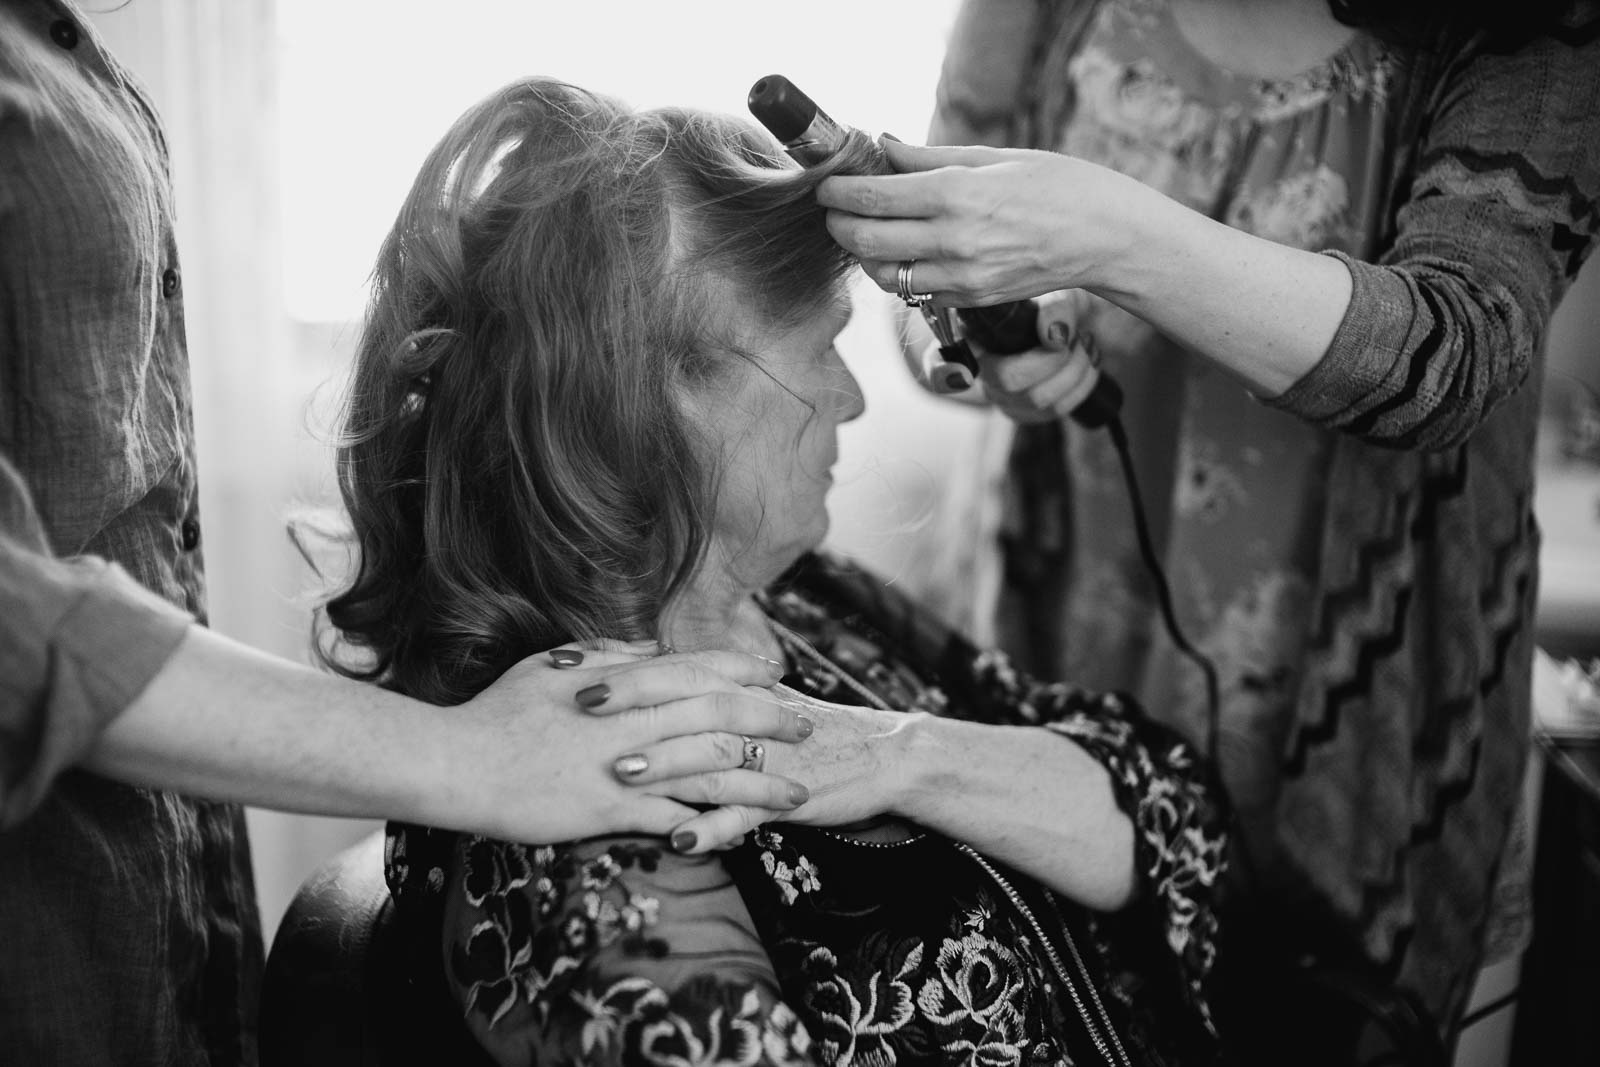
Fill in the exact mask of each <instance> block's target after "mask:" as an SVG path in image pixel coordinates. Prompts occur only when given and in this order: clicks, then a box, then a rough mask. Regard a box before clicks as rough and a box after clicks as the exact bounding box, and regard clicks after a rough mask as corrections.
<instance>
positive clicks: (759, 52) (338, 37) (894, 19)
mask: <svg viewBox="0 0 1600 1067" xmlns="http://www.w3.org/2000/svg"><path fill="white" fill-rule="evenodd" d="M954 9H955V0H922V2H919V3H915V4H911V3H874V2H871V0H867V2H863V0H806V2H805V3H799V4H792V5H782V6H780V5H771V4H759V3H751V2H750V0H737V2H736V0H706V2H682V3H661V2H650V3H646V2H638V0H633V2H612V3H604V2H601V3H573V2H571V0H565V2H560V3H557V2H546V0H541V2H515V0H455V2H452V3H440V2H439V0H385V2H383V3H375V2H370V0H368V2H360V0H279V27H280V34H281V37H280V41H279V54H280V57H281V63H282V68H281V73H282V80H281V97H280V120H281V122H282V129H281V145H282V153H281V159H282V164H281V165H282V168H283V169H282V175H281V182H282V192H283V204H284V211H285V215H286V218H285V224H284V231H283V233H284V242H285V247H284V253H285V256H286V262H287V263H288V264H290V265H291V269H290V270H288V271H287V272H286V286H287V292H286V294H285V300H286V304H287V308H288V311H289V314H290V316H291V317H292V318H295V319H297V320H300V321H307V322H319V321H320V322H335V321H343V320H348V319H352V318H355V317H357V316H358V315H359V314H360V312H361V309H362V306H363V304H364V302H365V299H366V281H367V274H368V271H369V270H370V269H371V266H372V262H373V259H374V258H375V257H376V255H377V251H378V246H379V244H380V243H381V241H382V239H383V236H384V234H385V233H386V232H387V230H388V228H389V224H390V222H391V221H392V220H393V217H394V213H395V211H396V210H397V209H398V208H399V206H400V201H401V200H402V198H403V197H404V195H405V191H406V189H407V187H408V186H409V184H410V182H411V179H412V177H413V176H414V175H415V173H416V170H417V167H418V166H420V165H421V162H422V159H423V157H424V156H425V155H426V154H427V151H428V149H429V148H431V147H432V146H433V144H434V142H435V141H436V140H437V139H438V138H439V136H440V135H441V134H442V133H443V132H444V131H445V129H446V127H448V126H449V124H450V123H451V122H452V121H453V120H454V119H455V118H456V116H458V115H459V114H461V112H462V111H464V110H466V108H467V107H468V106H469V105H470V104H472V103H473V102H475V101H476V100H478V99H479V98H481V97H483V96H484V95H486V94H488V93H489V92H491V91H493V90H494V89H496V88H498V87H499V86H501V85H503V84H505V83H506V82H508V81H510V80H512V79H514V78H517V77H521V76H524V75H528V74H548V75H553V76H555V77H560V78H565V79H566V80H568V81H571V82H574V83H575V84H577V85H581V86H583V87H584V88H587V89H593V90H596V91H600V92H605V93H609V94H611V95H613V96H617V97H620V98H621V99H623V100H625V101H627V102H628V103H630V104H634V105H637V106H641V107H649V106H656V105H661V104H682V105H688V106H692V107H702V108H708V109H713V110H717V111H725V112H730V113H735V114H745V110H744V100H745V94H746V92H747V91H748V90H749V87H750V86H751V85H752V84H753V83H754V82H755V81H756V80H757V79H758V78H760V77H762V76H763V75H766V74H786V75H788V76H789V77H790V78H792V79H793V80H794V82H795V83H796V84H797V85H799V86H800V87H801V88H802V89H804V90H805V91H806V92H808V93H809V94H810V95H811V96H812V97H813V98H815V99H816V101H817V103H818V104H820V105H821V106H822V107H823V108H824V109H825V110H826V111H828V112H829V113H830V114H832V115H833V116H834V117H835V118H837V119H839V120H840V121H841V122H845V123H849V124H851V125H855V126H859V127H861V128H863V129H866V130H870V131H874V132H878V131H884V130H887V131H890V132H892V133H894V134H896V135H897V136H899V137H901V138H903V139H905V140H907V141H920V140H921V139H922V137H923V135H924V134H925V133H926V130H927V125H928V117H929V115H930V113H931V111H932V107H933V93H934V87H935V84H936V82H937V78H938V71H939V63H940V60H941V58H942V56H943V52H944V43H945V39H946V37H947V36H948V33H949V29H950V22H951V19H952V18H953V16H954Z"/></svg>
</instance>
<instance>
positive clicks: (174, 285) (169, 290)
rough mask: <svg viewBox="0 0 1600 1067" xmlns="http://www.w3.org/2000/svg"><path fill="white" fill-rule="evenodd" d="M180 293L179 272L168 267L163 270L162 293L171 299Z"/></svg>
mask: <svg viewBox="0 0 1600 1067" xmlns="http://www.w3.org/2000/svg"><path fill="white" fill-rule="evenodd" d="M177 294H178V272H177V271H175V270H173V269H172V268H171V267H168V268H167V269H166V270H164V271H162V272H161V295H162V296H164V297H166V298H167V299H168V300H171V299H172V298H173V297H174V296H176V295H177Z"/></svg>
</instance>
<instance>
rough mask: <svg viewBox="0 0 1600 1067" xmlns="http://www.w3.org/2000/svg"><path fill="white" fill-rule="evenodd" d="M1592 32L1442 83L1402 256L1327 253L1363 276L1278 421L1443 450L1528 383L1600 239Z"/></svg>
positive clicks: (1599, 54) (1461, 69) (1408, 209)
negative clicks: (1291, 419) (1553, 319)
mask: <svg viewBox="0 0 1600 1067" xmlns="http://www.w3.org/2000/svg"><path fill="white" fill-rule="evenodd" d="M1590 18H1591V21H1590V22H1589V23H1588V25H1587V27H1586V28H1584V27H1569V28H1568V29H1567V30H1564V31H1562V32H1560V33H1558V34H1556V35H1554V36H1551V37H1547V38H1543V39H1541V40H1538V41H1536V42H1534V43H1532V44H1529V45H1527V46H1525V47H1524V48H1522V49H1521V50H1519V51H1516V52H1513V53H1510V54H1499V53H1492V52H1485V51H1477V52H1472V51H1464V52H1463V53H1462V55H1460V56H1459V57H1457V58H1456V59H1455V61H1454V62H1453V63H1451V64H1450V65H1448V66H1447V67H1446V68H1445V69H1444V73H1443V75H1442V76H1441V80H1440V84H1439V87H1438V91H1437V95H1436V97H1435V99H1434V104H1433V107H1432V109H1431V112H1430V113H1429V115H1428V116H1427V121H1426V122H1425V123H1424V124H1423V126H1422V139H1421V141H1420V143H1419V144H1418V148H1417V155H1416V160H1417V162H1416V166H1415V174H1414V177H1413V178H1412V180H1411V184H1410V188H1409V190H1408V192H1407V193H1406V194H1405V195H1404V198H1403V201H1402V203H1401V205H1400V207H1399V209H1398V211H1397V213H1396V221H1395V225H1396V233H1395V238H1394V241H1393V243H1392V245H1391V246H1390V247H1389V248H1388V249H1387V250H1386V251H1385V252H1384V253H1383V254H1382V255H1381V256H1380V257H1379V259H1378V261H1377V262H1375V263H1367V262H1362V261H1359V260H1356V259H1352V258H1351V257H1349V256H1346V255H1343V254H1340V253H1328V254H1329V255H1334V256H1336V257H1337V258H1338V259H1340V260H1341V261H1343V263H1344V264H1345V266H1346V267H1347V268H1348V269H1349V271H1350V275H1351V280H1352V283H1353V290H1352V294H1351V300H1350V307H1349V309H1348V311H1347V312H1346V314H1345V317H1344V320H1343V322H1342V323H1341V325H1340V327H1339V329H1338V331H1337V333H1336V334H1335V336H1334V339H1333V342H1332V344H1331V346H1330V347H1329V350H1328V352H1327V353H1326V355H1325V356H1324V357H1323V359H1322V360H1321V361H1320V362H1319V363H1318V364H1317V366H1315V367H1314V368H1312V370H1311V371H1310V372H1309V373H1308V374H1306V375H1305V377H1303V378H1302V379H1301V380H1300V381H1299V382H1297V383H1295V385H1293V386H1291V387H1290V388H1289V389H1288V390H1287V391H1285V392H1284V393H1283V394H1281V395H1280V396H1278V397H1276V398H1274V399H1272V400H1270V401H1268V403H1269V404H1270V405H1272V406H1274V407H1278V408H1281V409H1283V410H1285V411H1288V412H1290V413H1291V414H1294V415H1297V416H1299V417H1301V418H1303V419H1306V420H1309V421H1311V422H1313V423H1316V424H1318V425H1323V426H1327V427H1329V428H1332V429H1336V430H1340V431H1343V432H1345V433H1349V434H1353V435H1355V436H1357V437H1359V438H1361V439H1363V440H1365V441H1367V442H1369V443H1371V444H1375V445H1380V446H1387V447H1393V448H1402V449H1445V448H1451V447H1455V446H1457V445H1459V444H1461V443H1462V442H1463V441H1465V440H1466V438H1467V437H1468V436H1470V435H1471V433H1472V432H1473V430H1474V429H1476V427H1477V426H1478V425H1479V424H1480V423H1481V422H1482V421H1483V420H1484V418H1485V417H1486V416H1488V415H1489V414H1490V413H1491V412H1492V411H1493V410H1494V409H1495V407H1496V406H1497V405H1498V404H1499V403H1500V402H1501V401H1503V400H1505V399H1506V398H1507V397H1508V396H1510V395H1511V394H1512V393H1514V392H1515V391H1516V390H1517V389H1518V388H1520V387H1521V386H1522V384H1523V383H1524V381H1526V380H1527V378H1528V375H1529V372H1530V370H1531V369H1532V367H1533V364H1534V360H1535V358H1536V357H1537V356H1538V354H1539V352H1540V349H1541V346H1542V344H1543V340H1544V332H1545V327H1546V325H1547V324H1548V322H1549V319H1550V314H1551V311H1552V309H1553V308H1554V306H1555V304H1556V303H1557V301H1559V299H1560V297H1561V295H1562V294H1563V293H1564V292H1565V291H1566V287H1567V285H1568V284H1569V283H1570V282H1571V280H1572V278H1573V277H1574V276H1575V275H1576V274H1577V272H1578V268H1579V267H1580V266H1581V265H1582V263H1583V261H1584V258H1585V257H1586V255H1587V254H1588V252H1589V249H1590V247H1591V244H1592V242H1593V240H1594V237H1595V234H1596V232H1597V231H1600V205H1597V198H1600V16H1594V15H1591V16H1590Z"/></svg>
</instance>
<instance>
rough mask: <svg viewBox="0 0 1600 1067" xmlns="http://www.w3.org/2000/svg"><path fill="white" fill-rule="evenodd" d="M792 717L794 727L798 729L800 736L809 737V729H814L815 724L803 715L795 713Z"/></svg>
mask: <svg viewBox="0 0 1600 1067" xmlns="http://www.w3.org/2000/svg"><path fill="white" fill-rule="evenodd" d="M794 718H795V724H794V726H795V729H796V730H797V731H799V733H800V736H801V737H802V738H806V737H810V736H811V731H813V730H815V729H816V725H815V724H813V723H812V721H811V720H810V719H808V718H806V717H805V716H804V715H796V716H795V717H794Z"/></svg>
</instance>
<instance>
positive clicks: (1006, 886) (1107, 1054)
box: [951, 841, 1133, 1067]
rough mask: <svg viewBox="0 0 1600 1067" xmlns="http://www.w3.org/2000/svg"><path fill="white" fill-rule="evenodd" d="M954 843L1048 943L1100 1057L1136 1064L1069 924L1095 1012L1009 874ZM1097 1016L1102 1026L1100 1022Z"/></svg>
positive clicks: (1114, 1063)
mask: <svg viewBox="0 0 1600 1067" xmlns="http://www.w3.org/2000/svg"><path fill="white" fill-rule="evenodd" d="M951 844H952V845H954V846H955V847H956V849H957V850H958V851H960V852H962V853H964V854H965V855H966V856H967V857H968V858H970V859H971V860H972V862H974V863H976V864H977V865H978V866H979V867H980V868H982V869H983V872H984V873H985V874H987V875H988V876H989V877H990V879H992V880H993V881H994V883H995V885H997V886H999V887H1000V891H1001V892H1002V893H1004V894H1005V895H1006V899H1007V900H1009V901H1011V906H1012V907H1014V908H1016V909H1017V911H1018V912H1020V913H1021V915H1022V917H1023V918H1024V919H1025V920H1027V923H1028V926H1029V927H1031V928H1032V930H1033V934H1034V936H1035V937H1037V938H1038V939H1039V943H1040V944H1041V945H1043V946H1044V951H1045V955H1046V956H1048V957H1049V959H1050V966H1051V967H1052V968H1053V969H1054V970H1055V972H1056V977H1057V978H1059V979H1060V980H1061V984H1062V985H1064V986H1066V987H1067V994H1068V995H1069V996H1070V997H1071V998H1072V1004H1073V1007H1075V1008H1077V1009H1078V1017H1079V1018H1081V1019H1082V1020H1083V1022H1084V1026H1085V1028H1086V1029H1087V1030H1088V1031H1089V1040H1091V1041H1093V1042H1094V1047H1095V1049H1096V1050H1097V1051H1098V1052H1099V1053H1100V1058H1101V1059H1103V1060H1104V1061H1105V1062H1106V1063H1108V1064H1110V1065H1111V1067H1133V1064H1132V1063H1131V1062H1130V1061H1129V1060H1128V1053H1127V1051H1126V1050H1125V1049H1124V1048H1123V1047H1122V1042H1121V1040H1119V1039H1118V1037H1117V1032H1116V1030H1115V1029H1114V1028H1113V1027H1112V1025H1111V1019H1110V1017H1109V1016H1107V1015H1106V1009H1105V1005H1104V1004H1102V1003H1101V1001H1100V995H1099V994H1098V993H1096V992H1095V989H1094V982H1093V981H1091V980H1090V978H1089V972H1088V970H1087V969H1086V968H1085V967H1084V965H1083V957H1082V956H1080V955H1079V954H1078V946H1077V945H1075V944H1074V943H1073V941H1072V931H1070V930H1068V929H1067V924H1066V923H1065V922H1062V923H1061V933H1062V936H1064V937H1065V938H1066V941H1067V946H1068V947H1069V948H1070V949H1071V950H1072V958H1073V962H1074V963H1076V964H1077V965H1078V971H1079V973H1080V974H1082V975H1083V984H1084V985H1085V986H1087V987H1088V990H1089V996H1090V998H1091V1000H1092V1001H1093V1004H1094V1008H1095V1012H1096V1015H1095V1016H1091V1015H1090V1014H1089V1010H1088V1008H1087V1007H1086V1006H1085V1004H1084V1001H1083V997H1082V996H1081V995H1080V994H1079V992H1078V983H1076V982H1074V981H1073V980H1072V976H1071V974H1069V973H1068V972H1067V968H1066V965H1065V964H1063V963H1062V962H1061V956H1060V954H1059V953H1057V952H1056V947H1055V945H1054V944H1052V943H1051V941H1050V938H1049V937H1047V936H1046V935H1045V932H1044V927H1043V926H1041V925H1040V924H1039V920H1038V919H1037V918H1036V917H1035V916H1034V914H1033V909H1031V908H1029V907H1028V905H1027V903H1026V902H1025V901H1024V900H1023V899H1022V894H1020V893H1018V892H1017V891H1016V889H1014V888H1013V887H1012V885H1011V883H1010V882H1008V881H1006V878H1005V876H1004V875H1002V874H1001V873H1000V872H999V871H997V870H995V869H994V866H993V865H992V864H991V863H990V862H989V861H988V860H986V859H984V858H983V856H981V855H980V854H979V853H978V852H977V851H976V850H975V849H973V848H972V847H970V846H968V845H963V844H962V843H961V842H959V841H952V842H951ZM1057 918H1060V916H1059V915H1057ZM1097 1019H1098V1023H1099V1025H1098V1026H1097V1025H1096V1020H1097ZM1101 1026H1103V1027H1105V1032H1106V1037H1102V1036H1101V1035H1100V1027H1101ZM1108 1038H1109V1041H1108ZM1113 1048H1115V1050H1116V1056H1115V1057H1113V1056H1112V1054H1111V1053H1112V1049H1113Z"/></svg>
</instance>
